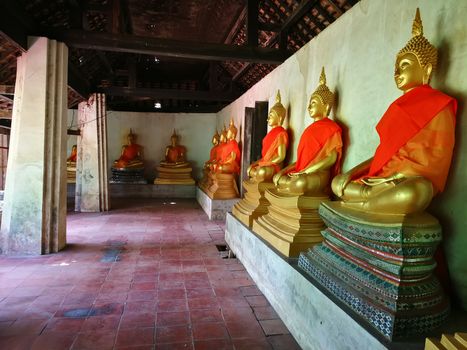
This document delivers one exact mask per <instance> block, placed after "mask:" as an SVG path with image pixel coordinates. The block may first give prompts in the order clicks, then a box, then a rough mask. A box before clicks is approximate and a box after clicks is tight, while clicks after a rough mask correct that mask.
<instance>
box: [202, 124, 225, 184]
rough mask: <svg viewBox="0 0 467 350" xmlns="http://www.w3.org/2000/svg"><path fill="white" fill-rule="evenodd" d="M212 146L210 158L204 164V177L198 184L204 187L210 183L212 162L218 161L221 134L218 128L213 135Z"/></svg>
mask: <svg viewBox="0 0 467 350" xmlns="http://www.w3.org/2000/svg"><path fill="white" fill-rule="evenodd" d="M211 142H212V148H211V151H210V152H209V160H207V161H206V162H204V166H203V178H202V179H201V180H200V181H198V186H199V187H200V188H202V189H206V187H207V184H208V183H209V179H208V176H209V172H210V170H211V164H214V163H215V162H216V161H217V152H218V149H219V147H220V135H219V133H218V131H217V130H216V133H215V134H214V135H213V136H212V141H211Z"/></svg>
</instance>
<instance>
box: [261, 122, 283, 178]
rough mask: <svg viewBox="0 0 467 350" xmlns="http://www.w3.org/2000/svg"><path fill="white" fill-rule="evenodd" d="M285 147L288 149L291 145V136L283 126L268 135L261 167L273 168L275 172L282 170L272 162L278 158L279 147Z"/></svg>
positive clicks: (262, 151) (262, 154)
mask: <svg viewBox="0 0 467 350" xmlns="http://www.w3.org/2000/svg"><path fill="white" fill-rule="evenodd" d="M281 145H285V147H286V148H287V147H288V145H289V135H288V134H287V130H285V129H284V128H283V127H282V126H276V127H275V128H273V129H271V131H269V132H268V133H267V135H266V136H265V137H264V139H263V148H262V149H261V157H262V158H261V159H260V160H259V161H258V165H259V166H272V167H274V172H276V173H277V172H278V171H279V170H280V168H279V164H275V163H273V162H272V161H271V160H272V159H274V158H275V157H277V155H278V149H279V146H281Z"/></svg>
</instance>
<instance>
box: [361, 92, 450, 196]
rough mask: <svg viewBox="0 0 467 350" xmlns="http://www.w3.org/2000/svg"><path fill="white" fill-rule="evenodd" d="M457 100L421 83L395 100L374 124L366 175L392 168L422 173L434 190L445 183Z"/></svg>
mask: <svg viewBox="0 0 467 350" xmlns="http://www.w3.org/2000/svg"><path fill="white" fill-rule="evenodd" d="M456 110H457V102H456V100H455V99H454V98H452V97H450V96H448V95H445V94H443V93H442V92H440V91H438V90H435V89H433V88H431V87H430V86H429V85H422V86H419V87H417V88H415V89H413V90H410V91H409V92H407V93H405V94H404V95H402V96H401V97H399V98H398V99H397V100H395V101H394V102H393V103H392V104H391V105H390V106H389V108H388V110H387V111H386V113H385V114H384V115H383V117H382V118H381V120H380V122H379V123H378V125H377V126H376V130H377V131H378V134H379V137H380V144H379V146H378V148H377V149H376V153H375V156H374V158H373V161H372V163H371V166H370V170H369V172H368V174H367V175H366V176H377V177H388V176H391V175H393V174H394V173H396V172H399V173H402V174H404V175H406V176H423V177H425V178H427V179H428V180H430V181H431V182H432V183H433V187H434V190H435V192H441V191H443V189H444V186H445V184H446V179H447V175H448V172H449V167H450V164H451V158H452V151H453V148H454V127H455V114H456Z"/></svg>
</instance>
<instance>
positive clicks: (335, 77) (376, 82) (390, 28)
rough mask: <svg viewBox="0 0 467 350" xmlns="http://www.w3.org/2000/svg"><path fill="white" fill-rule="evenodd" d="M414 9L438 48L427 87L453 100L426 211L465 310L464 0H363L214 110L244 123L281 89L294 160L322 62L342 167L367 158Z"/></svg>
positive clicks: (221, 118) (392, 94) (221, 119)
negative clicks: (449, 153) (436, 183)
mask: <svg viewBox="0 0 467 350" xmlns="http://www.w3.org/2000/svg"><path fill="white" fill-rule="evenodd" d="M416 7H420V10H421V15H422V20H423V24H424V32H425V36H426V37H427V38H428V39H429V40H430V41H431V42H432V43H433V44H434V45H435V46H436V47H438V49H439V50H440V52H439V67H438V70H437V72H436V73H435V76H434V78H433V80H432V84H431V85H432V86H433V87H435V88H437V89H440V90H442V91H444V92H446V93H448V94H450V95H451V96H454V97H455V98H456V99H457V100H458V103H459V109H458V114H457V131H456V132H457V134H456V149H455V156H454V159H453V163H452V166H451V172H450V176H449V180H448V183H449V185H448V186H447V189H446V191H445V192H444V193H443V194H441V195H439V196H438V197H436V198H435V200H434V201H433V203H432V206H431V207H430V208H429V211H430V212H431V213H432V214H434V215H435V216H437V217H438V218H439V219H440V221H441V223H442V225H443V230H444V235H445V243H444V248H445V252H446V256H447V259H448V265H449V270H450V274H451V281H452V287H453V290H454V292H455V295H457V296H458V297H459V300H460V302H461V303H462V305H463V307H464V308H465V309H467V205H466V204H464V202H466V198H467V180H466V179H467V177H466V175H467V174H466V172H467V137H466V136H465V134H466V133H467V110H466V106H465V105H466V101H467V21H466V20H465V14H466V13H467V1H458V0H443V1H439V0H391V1H387V0H363V1H361V2H359V3H358V4H357V5H355V6H354V7H353V8H352V9H351V10H350V11H348V12H346V13H345V14H344V15H343V16H342V17H341V18H339V19H338V20H337V21H336V22H335V23H333V24H332V25H331V26H330V27H328V28H327V29H326V30H324V31H323V32H322V33H321V34H320V35H319V36H318V37H316V38H314V39H313V40H311V41H310V42H309V43H308V44H307V45H306V46H304V47H303V48H302V49H301V50H299V51H298V52H297V53H296V54H295V55H293V56H292V57H290V58H289V59H288V60H287V61H286V62H284V63H283V64H282V65H281V66H279V67H278V68H276V69H275V70H274V71H273V72H271V73H270V74H269V75H268V76H266V77H265V78H264V79H263V80H261V81H260V82H258V83H257V84H256V85H255V86H253V87H252V88H251V89H250V90H248V91H247V92H246V93H245V94H244V95H242V96H241V97H240V98H239V99H237V100H236V101H235V102H233V103H232V104H230V105H229V106H227V107H226V108H224V109H223V110H222V111H220V112H219V113H218V118H217V126H218V127H221V126H222V124H223V123H228V119H229V118H230V117H233V118H234V119H235V120H236V123H237V124H239V123H240V124H242V119H243V115H244V108H245V107H253V106H254V103H255V101H267V100H268V101H269V103H270V106H272V104H273V103H274V97H275V92H276V90H277V89H279V88H280V89H281V93H282V101H283V104H284V105H285V106H286V107H287V108H288V126H289V128H290V131H291V136H292V144H291V150H290V151H289V152H290V160H294V159H295V156H296V154H295V150H296V147H297V145H298V141H299V138H300V135H301V133H302V131H303V130H304V128H305V127H306V126H308V125H309V124H310V122H311V120H310V118H309V117H308V115H307V113H306V106H307V102H308V99H309V96H310V94H311V93H312V92H313V91H314V89H315V88H316V87H317V84H318V77H319V73H320V70H321V67H322V66H325V68H326V74H327V78H328V86H329V87H330V88H331V90H334V91H336V93H337V103H336V107H335V108H334V110H333V112H332V117H333V118H334V119H335V120H337V121H339V123H340V124H341V125H342V126H343V127H344V138H345V143H346V151H345V154H344V163H343V170H344V171H346V170H348V169H350V168H351V167H353V166H354V165H355V164H357V163H359V162H361V161H363V160H365V159H367V158H368V157H371V156H372V155H373V153H374V150H375V149H376V147H377V145H378V136H377V134H376V131H375V130H374V127H375V125H376V124H377V123H378V121H379V119H380V118H381V116H382V114H383V113H384V111H385V110H386V109H387V107H388V106H389V104H390V103H391V102H392V101H393V100H394V99H396V98H397V97H398V96H400V94H401V93H400V91H399V90H397V88H396V86H395V84H394V79H393V73H394V61H395V56H396V54H397V52H398V51H399V50H400V49H401V48H402V47H403V46H404V45H405V43H406V42H407V41H408V40H409V38H410V37H411V27H412V20H413V17H414V15H415V9H416ZM240 136H241V135H239V137H238V139H240Z"/></svg>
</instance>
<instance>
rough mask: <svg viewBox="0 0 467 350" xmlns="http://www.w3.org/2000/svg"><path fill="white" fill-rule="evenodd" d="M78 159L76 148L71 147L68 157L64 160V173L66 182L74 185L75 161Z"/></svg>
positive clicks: (74, 146)
mask: <svg viewBox="0 0 467 350" xmlns="http://www.w3.org/2000/svg"><path fill="white" fill-rule="evenodd" d="M77 158H78V147H77V146H76V145H73V147H71V153H70V156H69V157H68V158H67V160H66V172H67V182H68V183H75V182H76V160H77Z"/></svg>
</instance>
